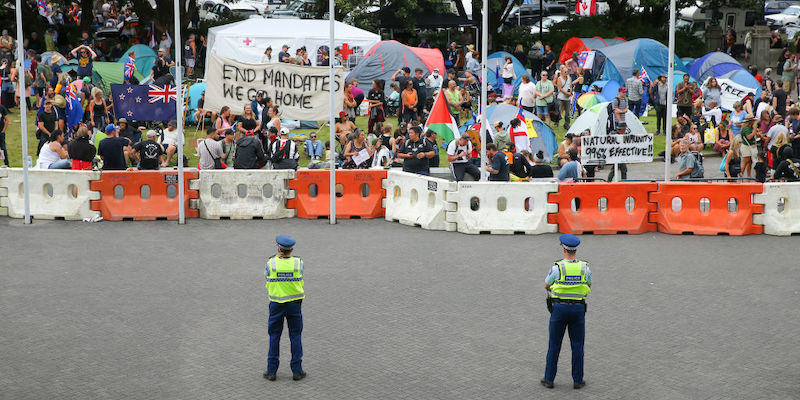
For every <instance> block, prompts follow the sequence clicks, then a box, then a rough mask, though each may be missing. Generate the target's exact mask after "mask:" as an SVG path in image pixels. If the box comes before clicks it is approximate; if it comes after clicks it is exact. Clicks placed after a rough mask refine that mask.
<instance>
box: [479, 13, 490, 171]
mask: <svg viewBox="0 0 800 400" xmlns="http://www.w3.org/2000/svg"><path fill="white" fill-rule="evenodd" d="M481 13H482V15H481V20H482V21H481V104H482V105H483V113H482V115H481V117H482V118H481V119H482V121H481V177H485V174H486V164H487V162H486V129H487V128H488V125H489V120H488V119H487V118H486V113H487V111H488V110H489V98H488V96H487V94H486V93H487V92H488V90H489V87H488V76H487V69H486V59H487V57H489V0H483V11H481Z"/></svg>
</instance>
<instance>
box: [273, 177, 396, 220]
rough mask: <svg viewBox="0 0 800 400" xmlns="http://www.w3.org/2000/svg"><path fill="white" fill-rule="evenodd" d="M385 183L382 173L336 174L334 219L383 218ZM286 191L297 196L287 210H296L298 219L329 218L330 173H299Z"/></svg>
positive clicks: (384, 212) (287, 204) (288, 204)
mask: <svg viewBox="0 0 800 400" xmlns="http://www.w3.org/2000/svg"><path fill="white" fill-rule="evenodd" d="M384 179H386V171H385V170H336V186H337V188H336V218H382V217H383V216H384V215H385V214H386V210H385V209H384V208H383V199H384V198H385V197H386V190H384V189H383V185H382V183H383V180H384ZM289 188H290V189H294V190H295V191H296V193H297V195H296V196H295V198H294V199H289V200H287V201H286V208H293V209H297V217H299V218H311V219H315V218H329V217H330V192H331V185H330V171H327V170H308V169H299V170H297V178H295V179H292V180H291V181H289Z"/></svg>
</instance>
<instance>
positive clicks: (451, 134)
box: [425, 90, 458, 142]
mask: <svg viewBox="0 0 800 400" xmlns="http://www.w3.org/2000/svg"><path fill="white" fill-rule="evenodd" d="M428 129H430V130H432V131H434V132H436V134H438V135H439V136H441V138H442V139H443V140H444V141H445V142H449V141H451V140H453V139H455V137H456V134H458V125H456V119H455V118H453V116H452V115H451V114H450V109H449V108H448V107H447V99H446V98H445V96H444V90H440V91H439V95H438V96H436V100H434V102H433V108H432V109H431V114H430V115H429V116H428V121H427V122H425V131H427V130H428Z"/></svg>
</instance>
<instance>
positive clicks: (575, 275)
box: [550, 260, 592, 300]
mask: <svg viewBox="0 0 800 400" xmlns="http://www.w3.org/2000/svg"><path fill="white" fill-rule="evenodd" d="M587 265H588V263H587V262H586V261H581V260H561V261H558V262H556V266H557V267H558V270H559V274H558V279H556V280H555V281H554V282H553V284H552V285H550V297H553V298H556V299H569V300H584V299H586V295H587V294H589V292H591V291H592V289H591V288H589V282H588V281H587V280H586V266H587Z"/></svg>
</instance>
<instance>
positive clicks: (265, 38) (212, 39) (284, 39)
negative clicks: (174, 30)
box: [206, 18, 381, 65]
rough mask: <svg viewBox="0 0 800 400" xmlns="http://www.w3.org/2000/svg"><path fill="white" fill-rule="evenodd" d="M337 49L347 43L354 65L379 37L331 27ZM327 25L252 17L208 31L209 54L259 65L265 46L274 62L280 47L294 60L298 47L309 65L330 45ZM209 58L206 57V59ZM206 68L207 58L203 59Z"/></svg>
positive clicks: (339, 25) (342, 25)
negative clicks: (284, 48) (286, 46)
mask: <svg viewBox="0 0 800 400" xmlns="http://www.w3.org/2000/svg"><path fill="white" fill-rule="evenodd" d="M334 25H335V27H334V34H335V36H336V46H337V47H342V46H343V45H344V44H347V46H348V48H350V49H352V50H353V54H351V55H350V58H351V60H350V62H352V65H356V64H357V63H358V61H359V60H360V58H361V56H362V55H363V53H364V51H366V50H367V49H369V48H372V46H375V45H376V44H377V43H378V42H380V41H381V37H380V35H377V34H375V33H372V32H368V31H365V30H363V29H359V28H356V27H354V26H350V25H347V24H345V23H342V22H339V21H336V23H335V24H334ZM329 34H330V25H329V21H328V20H315V19H277V18H276V19H262V18H252V19H247V20H244V21H239V22H234V23H231V24H227V25H221V26H216V27H213V28H211V29H209V30H208V52H207V54H208V55H210V54H212V53H214V54H217V55H219V56H223V57H227V58H230V59H234V60H237V61H239V62H243V63H249V64H258V63H261V62H262V61H261V57H262V56H263V55H264V50H266V49H267V47H272V57H273V62H277V59H278V52H280V51H281V46H283V45H284V44H285V45H288V46H289V54H290V55H291V56H292V57H294V55H295V51H296V50H297V49H299V48H301V47H304V46H305V48H306V50H307V51H308V58H309V59H310V60H311V63H312V65H317V64H318V63H319V62H320V60H321V52H320V51H321V50H325V51H327V50H328V45H330V39H329ZM208 55H207V56H206V57H208ZM206 62H207V65H208V58H206Z"/></svg>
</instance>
